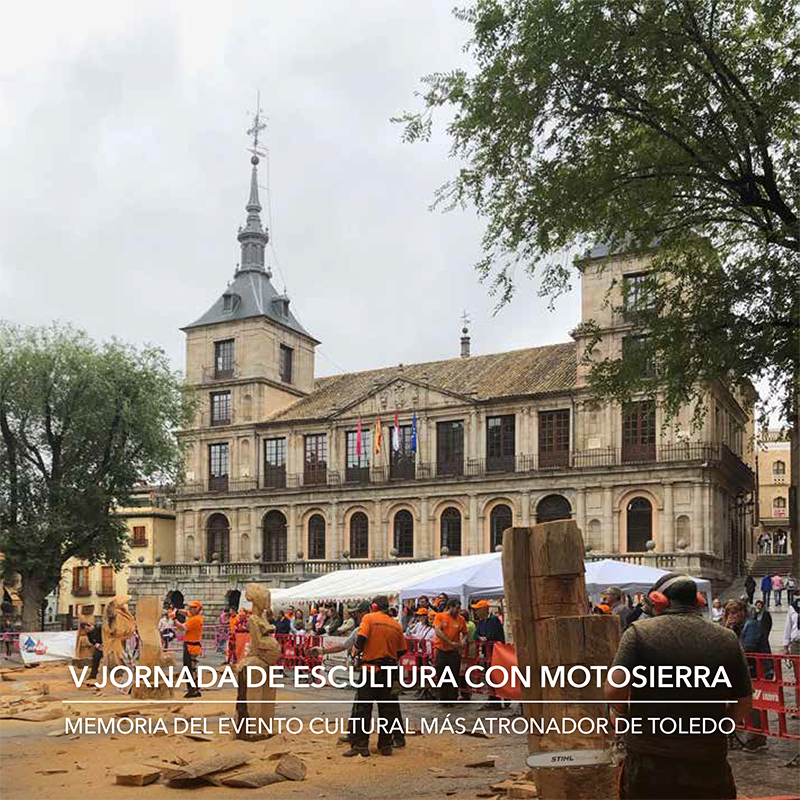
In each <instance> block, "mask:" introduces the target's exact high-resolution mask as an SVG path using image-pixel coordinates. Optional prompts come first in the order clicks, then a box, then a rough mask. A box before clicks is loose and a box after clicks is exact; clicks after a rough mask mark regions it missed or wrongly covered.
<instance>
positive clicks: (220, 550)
mask: <svg viewBox="0 0 800 800" xmlns="http://www.w3.org/2000/svg"><path fill="white" fill-rule="evenodd" d="M215 553H216V557H217V558H218V559H219V560H220V561H222V562H225V561H230V560H231V529H230V525H229V524H228V518H227V517H226V516H225V515H224V514H212V515H211V516H210V517H209V518H208V524H207V525H206V561H212V560H213V559H214V554H215Z"/></svg>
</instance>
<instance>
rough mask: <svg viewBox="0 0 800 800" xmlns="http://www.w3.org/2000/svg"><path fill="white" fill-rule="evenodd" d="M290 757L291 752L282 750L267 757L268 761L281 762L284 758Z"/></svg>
mask: <svg viewBox="0 0 800 800" xmlns="http://www.w3.org/2000/svg"><path fill="white" fill-rule="evenodd" d="M288 755H289V751H288V750H281V751H280V752H278V753H270V754H269V755H268V756H267V761H280V760H281V759H282V758H283V757H284V756H288Z"/></svg>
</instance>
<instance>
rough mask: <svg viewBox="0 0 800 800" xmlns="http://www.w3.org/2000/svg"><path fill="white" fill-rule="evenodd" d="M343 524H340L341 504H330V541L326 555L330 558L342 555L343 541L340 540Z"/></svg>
mask: <svg viewBox="0 0 800 800" xmlns="http://www.w3.org/2000/svg"><path fill="white" fill-rule="evenodd" d="M340 531H341V525H339V506H338V504H337V503H335V502H334V503H331V504H330V523H329V531H328V541H327V547H326V548H325V549H326V551H327V552H326V554H325V555H326V556H327V557H328V558H330V559H334V558H341V557H342V549H343V548H342V543H341V541H340V540H339V534H340Z"/></svg>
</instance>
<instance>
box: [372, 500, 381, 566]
mask: <svg viewBox="0 0 800 800" xmlns="http://www.w3.org/2000/svg"><path fill="white" fill-rule="evenodd" d="M382 506H383V504H382V503H381V501H380V500H376V501H375V515H374V524H373V526H372V527H373V529H372V530H371V535H370V543H369V544H370V547H369V556H370V558H382V557H383V556H382V555H381V554H382V553H383V536H384V528H383V508H382Z"/></svg>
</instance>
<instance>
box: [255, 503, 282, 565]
mask: <svg viewBox="0 0 800 800" xmlns="http://www.w3.org/2000/svg"><path fill="white" fill-rule="evenodd" d="M286 538H287V537H286V517H285V516H284V515H283V514H282V513H281V512H280V511H270V512H268V513H267V514H266V515H265V517H264V531H263V535H262V542H261V544H262V547H261V559H262V561H268V562H275V561H286V559H287V553H286Z"/></svg>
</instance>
